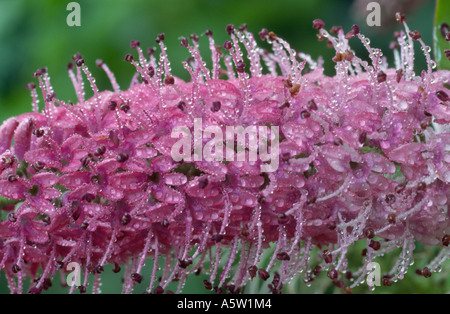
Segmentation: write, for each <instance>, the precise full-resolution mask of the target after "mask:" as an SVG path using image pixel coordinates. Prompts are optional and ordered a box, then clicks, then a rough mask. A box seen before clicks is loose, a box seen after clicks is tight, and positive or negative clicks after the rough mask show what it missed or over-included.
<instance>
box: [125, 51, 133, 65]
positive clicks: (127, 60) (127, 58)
mask: <svg viewBox="0 0 450 314" xmlns="http://www.w3.org/2000/svg"><path fill="white" fill-rule="evenodd" d="M125 61H126V62H130V63H131V62H133V55H132V54H131V53H127V55H126V56H125Z"/></svg>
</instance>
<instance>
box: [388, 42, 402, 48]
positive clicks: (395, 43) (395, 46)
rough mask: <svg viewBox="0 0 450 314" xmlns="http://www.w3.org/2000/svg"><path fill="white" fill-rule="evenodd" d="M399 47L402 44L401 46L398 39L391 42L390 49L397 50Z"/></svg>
mask: <svg viewBox="0 0 450 314" xmlns="http://www.w3.org/2000/svg"><path fill="white" fill-rule="evenodd" d="M398 47H400V46H399V44H398V42H396V41H391V42H390V44H389V49H391V50H395V49H397V48H398Z"/></svg>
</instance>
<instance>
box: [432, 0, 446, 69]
mask: <svg viewBox="0 0 450 314" xmlns="http://www.w3.org/2000/svg"><path fill="white" fill-rule="evenodd" d="M449 12H450V1H449V0H437V1H436V12H435V16H434V29H433V41H434V59H435V60H436V63H437V66H438V68H439V69H441V70H444V69H445V70H450V60H448V59H447V57H446V56H445V54H444V50H446V49H450V42H448V41H445V38H444V36H442V34H441V25H442V24H443V23H447V25H450V14H449Z"/></svg>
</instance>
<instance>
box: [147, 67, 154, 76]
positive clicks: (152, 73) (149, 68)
mask: <svg viewBox="0 0 450 314" xmlns="http://www.w3.org/2000/svg"><path fill="white" fill-rule="evenodd" d="M147 74H148V76H150V77H153V76H154V75H155V69H154V68H153V67H152V66H151V65H150V66H149V67H148V70H147Z"/></svg>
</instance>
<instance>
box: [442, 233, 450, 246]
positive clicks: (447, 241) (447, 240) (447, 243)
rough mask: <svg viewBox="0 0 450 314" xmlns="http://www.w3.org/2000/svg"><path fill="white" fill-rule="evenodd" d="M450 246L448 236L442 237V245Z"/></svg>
mask: <svg viewBox="0 0 450 314" xmlns="http://www.w3.org/2000/svg"><path fill="white" fill-rule="evenodd" d="M449 244H450V235H448V234H446V235H444V236H443V237H442V245H443V246H448V245H449Z"/></svg>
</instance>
